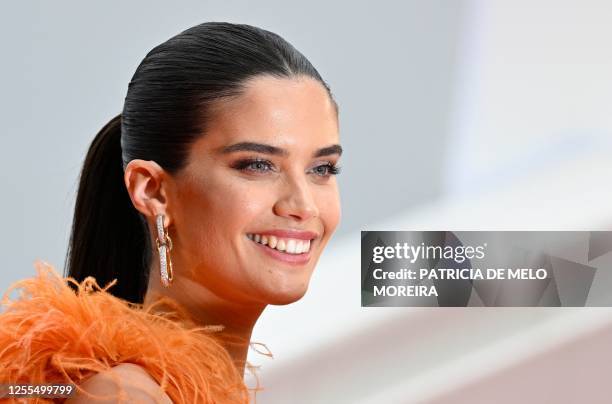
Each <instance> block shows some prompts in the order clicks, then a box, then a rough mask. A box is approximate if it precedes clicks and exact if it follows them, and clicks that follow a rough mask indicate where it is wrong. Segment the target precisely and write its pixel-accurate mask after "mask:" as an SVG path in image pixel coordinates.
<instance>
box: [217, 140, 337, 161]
mask: <svg viewBox="0 0 612 404" xmlns="http://www.w3.org/2000/svg"><path fill="white" fill-rule="evenodd" d="M238 151H253V152H258V153H264V154H272V155H275V156H287V155H288V154H289V153H288V152H287V150H285V149H281V148H280V147H276V146H272V145H269V144H264V143H255V142H240V143H234V144H233V145H229V146H225V147H223V148H222V149H221V153H222V154H228V153H235V152H238ZM331 154H337V155H339V156H341V155H342V146H340V145H339V144H334V145H331V146H327V147H323V148H320V149H318V150H317V151H315V152H314V153H313V155H312V156H313V157H323V156H329V155H331Z"/></svg>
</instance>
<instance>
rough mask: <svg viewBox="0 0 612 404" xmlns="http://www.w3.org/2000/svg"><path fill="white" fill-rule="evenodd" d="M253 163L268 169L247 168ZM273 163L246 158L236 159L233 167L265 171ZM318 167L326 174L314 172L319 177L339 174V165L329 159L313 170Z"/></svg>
mask: <svg viewBox="0 0 612 404" xmlns="http://www.w3.org/2000/svg"><path fill="white" fill-rule="evenodd" d="M254 164H265V165H266V166H267V167H268V169H266V170H258V169H253V170H251V169H249V167H250V166H252V165H254ZM272 166H273V164H272V162H270V161H268V160H264V159H247V160H240V161H238V162H237V163H236V164H235V165H234V166H233V167H234V168H236V169H237V170H241V171H256V172H266V171H270V170H272V168H271V167H272ZM319 167H325V168H327V174H324V175H320V174H316V173H315V174H316V175H318V176H320V177H329V176H332V175H338V174H340V166H338V165H336V164H333V163H332V162H331V161H330V162H327V163H326V164H321V165H318V166H316V167H315V168H314V169H313V171H314V170H316V169H317V168H319Z"/></svg>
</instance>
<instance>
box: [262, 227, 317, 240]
mask: <svg viewBox="0 0 612 404" xmlns="http://www.w3.org/2000/svg"><path fill="white" fill-rule="evenodd" d="M252 233H253V234H261V235H266V236H267V235H270V236H276V237H280V238H295V239H299V240H312V239H315V238H318V237H319V234H318V233H315V232H314V231H306V230H294V229H286V230H285V229H273V230H263V231H254V232H252Z"/></svg>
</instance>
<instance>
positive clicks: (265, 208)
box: [168, 76, 341, 304]
mask: <svg viewBox="0 0 612 404" xmlns="http://www.w3.org/2000/svg"><path fill="white" fill-rule="evenodd" d="M340 153H341V149H339V138H338V121H337V114H336V110H335V108H334V105H333V103H332V101H331V100H330V99H329V96H328V94H327V91H326V90H325V88H324V87H323V86H322V85H321V84H320V83H319V82H317V81H315V80H313V79H311V78H306V77H300V78H297V79H286V78H283V79H281V78H274V77H269V76H260V77H257V78H255V79H252V80H250V81H249V82H248V85H247V87H246V91H245V92H244V94H243V95H241V96H240V97H238V98H236V99H233V100H231V101H223V102H222V104H221V105H220V107H219V108H218V109H216V110H215V112H214V114H213V117H212V120H211V121H209V125H208V127H207V129H206V135H205V136H202V137H201V138H200V139H199V140H197V141H196V142H195V143H194V144H193V147H192V149H191V151H190V155H189V158H188V164H187V166H186V167H185V169H184V170H182V171H181V172H179V173H178V174H177V175H176V177H175V179H176V183H175V185H176V186H175V188H173V189H174V193H173V195H174V197H173V198H171V199H170V200H169V203H168V212H169V214H171V215H172V219H173V222H172V227H171V229H170V234H171V236H172V238H173V242H174V249H173V251H172V253H173V256H172V259H173V262H174V267H175V276H176V277H187V278H189V280H190V281H191V282H192V283H194V284H196V285H198V287H202V288H204V289H206V290H208V291H209V292H210V293H212V294H214V295H215V296H216V297H217V298H220V299H223V300H226V301H232V302H236V303H251V302H257V303H263V304H287V303H291V302H293V301H296V300H298V299H299V298H301V297H302V296H303V295H304V293H306V290H307V288H308V283H309V281H310V277H311V275H312V272H313V270H314V267H315V265H316V263H317V261H318V259H319V256H320V255H321V252H322V251H323V248H324V247H325V245H326V244H327V242H328V241H329V239H330V237H331V235H332V234H333V232H334V230H335V229H336V226H337V225H338V222H339V220H340V196H339V193H338V184H337V181H336V177H335V175H333V172H334V168H335V165H336V164H337V163H338V159H339V158H340ZM258 241H259V242H258ZM262 243H266V244H262ZM272 247H274V248H272ZM283 249H284V250H285V251H281V250H283ZM287 250H290V251H287ZM306 250H307V251H306Z"/></svg>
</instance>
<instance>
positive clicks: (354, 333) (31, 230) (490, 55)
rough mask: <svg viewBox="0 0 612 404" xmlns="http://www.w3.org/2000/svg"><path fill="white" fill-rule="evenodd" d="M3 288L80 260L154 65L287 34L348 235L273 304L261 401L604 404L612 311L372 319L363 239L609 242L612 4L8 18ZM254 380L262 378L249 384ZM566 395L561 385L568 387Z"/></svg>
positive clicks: (30, 7)
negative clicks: (481, 235)
mask: <svg viewBox="0 0 612 404" xmlns="http://www.w3.org/2000/svg"><path fill="white" fill-rule="evenodd" d="M0 8H1V12H0V22H2V24H0V41H1V42H2V50H3V57H2V58H3V63H2V65H1V66H0V73H1V74H0V77H1V78H0V80H2V93H3V94H2V97H1V98H0V99H1V101H0V102H1V103H2V104H1V105H0V113H1V114H2V123H3V130H2V131H1V132H2V143H3V145H4V147H2V148H0V153H1V154H0V165H1V170H0V171H1V173H2V177H1V181H2V184H1V185H2V199H1V207H2V216H3V218H2V226H3V231H0V246H1V247H0V249H1V252H2V256H3V258H4V265H3V270H2V272H0V287H1V289H2V290H4V289H6V287H8V285H9V284H10V283H11V282H13V281H15V280H17V279H20V278H23V277H25V276H30V275H32V274H33V267H32V265H31V263H32V261H33V260H34V259H36V258H41V259H44V260H46V261H49V262H51V263H52V264H55V265H56V266H57V267H59V268H61V267H62V266H63V263H64V254H65V250H66V245H67V240H68V235H69V227H70V222H71V215H72V208H73V204H74V192H75V190H76V184H77V182H76V181H77V178H78V173H79V170H80V165H81V163H82V160H83V158H84V156H85V152H86V150H87V147H88V145H89V142H90V141H91V140H92V139H93V136H94V135H95V133H96V132H97V131H98V130H99V129H100V128H101V127H102V126H103V125H104V124H105V123H106V122H107V121H108V120H109V119H110V118H111V117H112V116H114V115H115V114H116V113H117V112H119V111H120V110H121V108H122V102H123V98H124V96H125V91H126V90H127V83H128V82H129V80H130V78H131V75H132V74H133V72H134V70H135V68H136V66H137V65H138V63H139V62H140V60H141V59H142V58H143V57H144V55H145V54H146V52H148V50H149V49H151V48H152V47H153V46H155V45H157V44H158V43H160V42H162V41H164V40H165V39H167V38H169V37H170V36H172V35H174V34H176V33H178V32H179V31H181V30H183V29H186V28H188V27H190V26H192V25H195V24H197V23H200V22H203V21H207V20H225V21H232V22H243V23H249V24H253V25H257V26H261V27H263V28H266V29H269V30H272V31H275V32H277V33H279V34H280V35H282V36H283V37H285V38H286V39H287V40H289V41H290V42H291V43H293V44H294V45H295V46H296V47H297V48H298V49H300V50H301V51H302V52H303V53H304V54H305V55H306V56H307V57H309V58H310V60H311V61H312V62H313V64H314V65H315V66H316V67H317V68H318V69H319V71H320V73H321V74H322V75H323V77H324V78H325V79H326V80H327V81H328V82H329V84H330V85H331V88H332V91H333V92H334V93H335V96H336V98H337V100H338V103H339V104H340V110H341V143H342V145H343V147H344V148H345V150H346V151H345V155H344V156H343V159H342V162H341V165H342V166H343V173H342V174H341V175H340V177H339V181H340V186H341V192H342V204H343V219H342V220H343V222H342V224H341V227H340V228H339V229H338V232H337V234H336V236H335V238H334V239H333V240H332V241H331V242H330V244H329V248H328V250H327V251H326V252H325V254H324V256H323V257H322V258H321V260H320V264H319V266H318V267H317V270H316V272H315V275H314V277H313V280H312V283H311V286H310V289H309V292H308V294H307V295H306V296H305V297H304V299H302V300H301V301H299V302H297V303H295V304H292V305H290V306H285V307H270V308H269V309H268V310H267V311H266V313H264V315H263V316H262V318H261V320H260V322H259V323H258V325H257V327H256V329H255V332H254V335H253V340H254V341H259V342H263V343H265V344H266V345H267V346H268V347H269V348H270V349H271V351H272V352H273V354H274V356H275V358H274V359H268V358H266V357H262V356H259V355H257V354H256V353H251V354H250V355H249V359H250V360H251V362H252V363H254V364H257V365H261V371H260V373H259V374H260V379H261V383H262V384H263V385H264V387H265V389H266V390H265V391H264V392H262V393H260V394H258V403H263V404H266V403H313V402H321V403H412V402H431V403H434V402H435V403H451V402H452V403H458V402H466V403H467V402H469V403H477V402H478V403H490V402H496V403H500V402H504V403H505V402H508V403H509V402H525V403H530V402H534V403H535V402H538V403H541V402H555V403H559V402H590V403H593V402H606V401H605V399H604V398H605V397H609V396H610V393H611V387H609V386H608V385H609V383H606V382H605V381H604V380H603V378H602V375H606V374H607V373H608V372H609V371H610V370H612V369H610V365H608V363H612V360H610V359H612V349H611V348H610V347H609V346H608V345H607V344H606V343H605V341H609V340H610V338H609V337H610V336H612V335H610V334H612V310H610V309H607V308H582V309H581V308H578V309H555V308H503V309H502V308H495V309H492V308H491V309H478V308H470V309H461V308H431V309H412V308H361V307H360V281H359V279H360V230H530V229H533V230H599V229H601V230H609V229H610V225H611V224H612V208H611V207H610V206H609V205H610V200H611V198H610V190H609V189H610V188H609V187H608V183H609V182H610V178H612V158H610V155H611V151H612V76H611V73H610V72H612V52H610V38H612V25H611V24H610V23H609V21H611V20H612V3H610V2H608V1H603V0H602V1H596V0H588V1H577V0H576V1H552V0H537V1H525V0H521V1H510V0H487V1H484V0H481V1H475V0H474V1H465V0H464V1H450V0H449V1H441V0H434V1H425V0H421V1H402V2H400V1H396V2H391V1H386V2H384V1H383V2H377V3H373V2H366V1H351V2H348V1H342V2H333V3H328V2H323V1H319V0H316V1H309V2H302V3H292V4H289V3H287V2H281V1H278V0H276V1H269V2H265V3H261V2H257V3H251V2H247V1H226V2H220V1H217V2H215V1H185V2H182V3H181V5H180V6H178V5H169V4H168V3H166V2H161V1H148V2H144V1H138V2H127V3H126V2H119V1H107V2H104V3H102V2H98V3H96V4H89V3H83V2H77V1H59V2H52V3H51V2H43V1H38V2H37V1H31V2H5V3H3V4H2V6H0ZM249 380H250V379H249ZM553 386H554V387H553Z"/></svg>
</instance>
